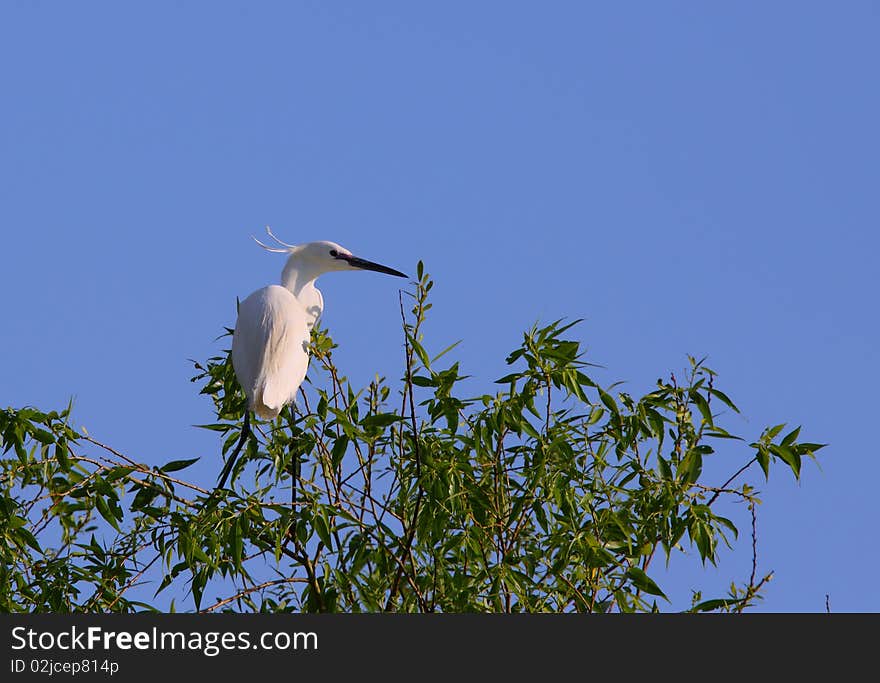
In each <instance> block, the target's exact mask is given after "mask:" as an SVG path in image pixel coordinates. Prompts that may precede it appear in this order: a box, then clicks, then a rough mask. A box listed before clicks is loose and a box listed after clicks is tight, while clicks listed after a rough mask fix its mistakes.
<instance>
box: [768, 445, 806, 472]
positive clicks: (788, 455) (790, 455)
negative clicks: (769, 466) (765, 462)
mask: <svg viewBox="0 0 880 683" xmlns="http://www.w3.org/2000/svg"><path fill="white" fill-rule="evenodd" d="M770 451H771V452H772V453H773V454H774V455H776V456H778V457H779V458H780V459H781V460H782V461H783V462H785V463H786V464H787V465H788V466H789V467H791V471H792V472H794V476H795V479H800V478H801V456H799V455H798V454H797V453H795V452H794V451H793V450H792V449H790V448H789V447H788V446H782V445H777V444H771V445H770Z"/></svg>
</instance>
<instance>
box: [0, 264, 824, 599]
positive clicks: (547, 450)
mask: <svg viewBox="0 0 880 683" xmlns="http://www.w3.org/2000/svg"><path fill="white" fill-rule="evenodd" d="M432 286H433V282H432V281H431V280H430V278H429V277H428V276H427V275H426V274H425V273H424V269H423V267H422V264H421V263H420V264H419V266H418V282H417V283H416V288H415V292H413V293H412V294H408V295H407V296H408V297H411V310H409V313H408V314H407V313H406V312H405V310H404V308H405V307H404V303H403V298H402V297H401V316H402V319H403V332H404V340H405V348H406V360H405V367H404V370H403V377H402V378H401V380H400V383H399V388H398V389H396V390H394V389H392V386H390V385H389V384H388V383H387V382H386V381H385V380H377V381H375V382H373V383H372V384H370V386H368V387H366V388H365V389H363V390H361V391H355V389H354V388H353V387H352V386H351V385H350V383H349V382H348V381H347V380H346V379H345V377H343V376H342V375H341V374H340V371H339V369H338V368H337V367H336V366H335V364H334V362H333V350H334V348H335V346H334V344H333V341H332V340H331V338H330V336H329V335H328V334H327V332H326V330H323V329H316V330H315V332H314V334H313V340H312V354H313V360H312V366H311V370H310V378H311V384H312V389H311V390H310V392H303V393H302V403H301V409H299V410H291V409H290V408H289V407H288V408H286V409H285V410H284V412H283V413H282V414H281V415H280V416H279V417H278V419H277V420H275V421H274V422H272V423H264V424H262V425H261V426H260V427H261V428H260V429H258V430H255V433H254V434H252V435H251V436H250V437H248V439H247V441H246V444H245V447H244V450H243V457H242V458H241V459H240V462H239V463H238V464H237V465H236V467H235V468H234V471H233V473H232V479H231V484H230V486H231V490H223V491H220V492H216V493H213V494H212V492H211V491H209V490H208V489H206V488H203V487H200V486H198V485H196V484H194V483H191V482H187V481H185V480H184V479H182V478H181V476H182V475H181V474H180V471H182V470H184V469H186V468H187V467H189V466H190V465H192V464H193V463H194V462H195V459H193V460H176V461H173V462H169V463H167V464H165V465H164V466H162V467H150V466H147V465H145V464H142V463H138V462H135V461H133V460H131V459H130V458H128V457H126V456H125V455H124V454H122V453H120V452H118V451H117V450H115V449H113V448H112V447H110V446H107V445H104V444H102V443H100V442H99V441H97V440H96V439H94V438H93V437H92V436H90V435H88V434H86V433H78V432H76V431H75V430H74V429H73V428H72V427H71V426H70V424H69V418H70V406H68V407H67V409H65V410H63V411H61V412H55V411H52V412H48V413H47V412H42V411H40V410H37V409H36V408H32V407H24V408H20V409H13V408H9V409H7V410H6V411H5V412H2V413H0V435H2V437H0V438H2V441H0V443H2V447H3V453H4V456H3V460H2V497H0V529H2V534H3V537H4V543H3V544H2V545H0V553H2V554H3V563H2V566H0V609H2V610H4V611H7V612H74V611H85V612H107V611H118V612H129V611H138V610H159V611H164V610H169V609H172V610H173V609H176V600H177V599H180V598H181V596H182V598H183V600H184V601H185V603H186V604H185V609H196V610H203V611H216V610H236V611H257V610H260V611H346V612H358V611H369V612H376V611H405V612H414V611H419V612H440V611H442V612H462V611H477V612H484V611H491V612H505V611H583V612H610V611H620V612H633V611H647V610H657V609H660V608H662V607H664V606H665V605H666V604H667V603H666V601H665V596H664V593H663V590H662V588H661V587H660V586H659V585H658V584H657V582H656V581H655V580H654V579H652V577H651V576H650V573H649V572H650V570H651V564H652V561H653V560H654V559H655V557H657V556H658V554H659V555H660V556H661V557H665V558H666V559H668V558H669V557H670V555H671V554H673V553H676V552H680V551H682V550H683V549H685V548H696V551H697V552H698V554H699V556H700V558H701V559H702V561H703V562H704V563H706V562H711V563H714V562H716V560H717V558H718V553H719V549H720V547H721V546H723V545H728V546H730V547H734V546H735V545H736V544H737V536H738V530H737V527H736V525H735V524H734V522H733V521H732V520H730V519H727V518H725V517H724V516H722V515H721V514H719V512H718V504H719V502H720V501H722V500H724V499H729V498H733V499H736V500H740V501H742V502H743V503H744V504H745V506H746V507H747V509H748V511H749V512H750V514H751V517H752V522H753V523H754V518H755V517H754V516H755V514H756V505H757V503H758V502H759V501H758V498H757V497H756V491H755V489H754V488H753V486H752V485H751V484H749V483H747V482H745V481H743V478H744V477H745V476H746V475H747V474H749V473H752V472H757V470H756V468H755V467H754V465H756V464H757V466H758V468H760V470H761V471H762V472H763V475H764V476H765V477H766V476H769V472H770V469H771V467H776V466H779V465H782V466H787V467H788V468H790V469H791V471H792V472H793V473H794V476H795V477H799V476H800V471H801V461H802V459H803V457H804V456H811V457H812V456H813V455H814V453H815V452H816V451H818V450H819V449H820V448H821V447H822V446H821V445H820V444H816V443H808V442H802V441H800V440H799V436H800V429H799V428H798V429H794V430H791V431H788V432H786V433H784V434H783V432H784V425H776V426H774V427H770V428H767V429H764V430H763V431H762V432H761V433H760V435H759V436H758V437H757V439H755V440H754V441H751V442H746V441H745V440H743V439H742V438H741V437H739V436H736V435H734V434H732V433H730V432H729V431H727V430H726V429H725V428H724V427H723V426H722V424H721V419H722V418H723V417H725V416H728V417H729V415H730V413H733V412H738V411H737V408H736V406H735V405H734V403H733V401H732V400H731V399H730V398H729V397H728V396H727V395H726V394H725V393H724V392H722V391H721V390H720V389H719V388H717V387H716V386H715V380H716V375H715V373H714V372H713V371H712V370H710V369H709V368H708V367H706V365H705V364H704V362H703V361H700V360H697V359H694V358H690V368H689V370H688V372H687V373H686V376H685V377H683V378H681V379H678V378H676V376H675V375H670V377H669V379H667V380H658V381H657V386H656V388H655V389H654V390H653V391H651V392H650V393H647V394H646V395H644V396H641V397H639V398H635V397H633V396H630V395H629V394H627V393H625V392H623V391H619V390H618V388H617V387H613V386H612V387H604V388H603V387H601V386H599V385H598V384H597V383H596V382H594V381H593V380H592V379H591V378H590V376H589V375H588V374H587V372H588V370H589V368H590V365H589V364H588V363H586V362H585V361H584V360H583V358H582V354H581V350H580V345H579V343H578V342H577V341H574V340H571V339H567V338H565V335H566V333H567V332H568V331H569V330H570V329H571V328H572V326H573V325H574V324H575V323H573V322H572V323H565V324H563V322H562V321H557V322H554V323H552V324H550V325H546V326H544V327H538V326H535V327H533V328H532V329H530V330H529V331H528V332H527V333H525V334H524V335H523V341H522V344H521V345H520V346H519V348H517V349H516V350H514V351H513V352H512V353H511V354H510V355H509V356H508V357H507V363H508V364H509V365H510V369H511V372H510V373H509V374H508V375H506V376H505V377H502V378H501V379H499V380H498V381H497V384H498V385H499V390H498V391H497V393H495V394H485V395H481V396H475V397H470V398H464V397H461V396H459V395H458V393H457V389H458V384H459V383H460V381H461V380H462V379H464V377H463V376H462V375H461V374H460V369H459V364H458V363H452V364H450V365H448V366H447V367H445V368H443V369H438V367H439V364H440V362H441V359H444V358H445V357H446V355H447V354H448V353H449V351H450V350H451V348H452V347H450V349H446V350H445V351H443V352H442V353H440V354H437V355H436V356H434V357H431V355H430V354H429V352H428V350H427V347H426V343H425V340H424V339H423V336H422V332H421V328H422V325H423V323H424V320H425V315H426V313H427V312H428V310H429V309H430V308H431V304H430V303H429V302H428V294H429V292H430V290H431V288H432ZM227 332H229V330H227ZM195 367H196V369H197V373H198V374H197V375H196V376H195V377H194V378H193V381H195V382H198V383H199V384H200V386H201V392H202V393H203V394H206V395H208V396H209V397H210V398H211V399H212V400H213V402H214V407H215V409H216V415H217V421H216V423H214V424H209V425H203V426H204V427H205V428H206V429H210V430H214V431H216V432H217V433H218V435H220V436H221V437H222V450H223V452H224V454H226V453H228V452H229V451H230V450H231V448H232V447H233V445H234V444H235V443H236V441H237V440H238V438H239V436H240V432H241V429H242V418H243V414H244V410H245V399H244V395H243V393H242V392H241V391H240V390H239V388H238V387H237V384H236V381H235V377H234V373H233V371H232V366H231V363H230V359H229V354H228V352H226V353H225V354H224V355H222V356H218V357H215V358H211V359H210V360H209V361H208V362H206V363H204V364H200V363H196V364H195ZM309 394H311V398H310V397H309ZM723 442H727V443H728V444H729V445H730V446H729V447H733V450H734V452H735V457H736V458H738V459H739V463H738V465H739V466H738V467H735V468H733V471H732V472H731V476H729V477H728V478H726V480H724V481H722V482H721V483H713V482H707V481H706V480H705V479H706V477H705V476H704V474H703V467H702V465H703V460H704V458H706V457H708V456H710V455H711V454H712V453H713V452H714V447H715V445H717V444H719V443H723ZM753 541H754V538H753ZM748 546H751V548H752V572H751V576H750V577H749V578H748V580H746V581H744V582H742V583H741V584H739V585H737V584H735V583H734V584H732V585H731V590H730V593H729V594H728V595H725V596H720V597H716V598H713V599H708V600H702V598H701V596H700V595H699V594H698V593H697V594H695V598H694V604H693V606H692V609H693V610H694V611H709V610H720V611H741V610H743V609H745V608H747V607H749V606H750V605H752V604H754V602H755V600H756V599H758V598H759V597H760V592H761V589H762V587H763V585H764V583H765V582H766V580H767V579H768V578H769V575H768V576H759V575H758V573H757V555H756V551H755V548H754V543H751V544H747V547H748ZM168 595H173V596H174V599H173V600H170V602H169V598H166V597H165V596H168ZM141 596H143V597H141ZM190 600H191V602H190Z"/></svg>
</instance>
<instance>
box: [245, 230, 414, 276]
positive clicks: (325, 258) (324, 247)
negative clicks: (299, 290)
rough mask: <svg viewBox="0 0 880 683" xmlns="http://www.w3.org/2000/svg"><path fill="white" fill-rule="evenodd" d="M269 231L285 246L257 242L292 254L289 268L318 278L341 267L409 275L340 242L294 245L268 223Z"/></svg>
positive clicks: (264, 247) (341, 268) (268, 248)
mask: <svg viewBox="0 0 880 683" xmlns="http://www.w3.org/2000/svg"><path fill="white" fill-rule="evenodd" d="M266 232H267V233H268V234H269V236H270V237H271V238H272V239H274V240H275V241H276V242H278V244H280V245H281V248H277V247H269V246H267V245H265V244H263V243H262V242H260V240H258V239H257V238H256V237H255V238H254V241H255V242H256V243H257V244H259V245H260V246H261V247H263V249H266V250H267V251H272V252H275V253H281V254H290V258H289V260H288V266H287V268H297V269H302V270H306V271H308V272H309V273H313V274H314V276H315V277H317V276H318V275H320V274H321V273H329V272H332V271H337V270H373V271H376V272H377V273H385V274H386V275H395V276H397V277H407V275H406V274H405V273H401V272H400V271H399V270H394V268H389V267H388V266H383V265H381V264H379V263H374V262H373V261H367V260H366V259H363V258H360V257H359V256H355V255H354V254H352V253H351V252H350V251H349V250H348V249H346V248H345V247H343V246H341V245H339V244H336V242H329V241H320V242H306V243H305V244H298V245H294V244H287V243H286V242H282V241H281V240H279V239H278V238H277V237H275V235H274V234H272V231H271V230H270V229H269V227H268V226H266Z"/></svg>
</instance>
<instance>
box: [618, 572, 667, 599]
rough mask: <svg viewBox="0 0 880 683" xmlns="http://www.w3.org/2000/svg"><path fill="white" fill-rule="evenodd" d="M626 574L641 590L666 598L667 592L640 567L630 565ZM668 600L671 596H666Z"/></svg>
mask: <svg viewBox="0 0 880 683" xmlns="http://www.w3.org/2000/svg"><path fill="white" fill-rule="evenodd" d="M626 575H627V576H628V577H629V578H630V579H631V580H632V582H633V585H635V587H636V588H638V589H639V590H641V591H644V592H645V593H649V594H650V595H658V596H660V597H661V598H666V594H665V593H664V592H663V591H662V590H660V587H659V586H658V585H657V584H656V583H654V580H653V579H652V578H651V577H650V576H648V575H647V574H645V572H644V571H642V570H641V569H640V568H639V567H630V568H629V569H628V570H627V572H626ZM666 599H667V600H668V599H669V598H666Z"/></svg>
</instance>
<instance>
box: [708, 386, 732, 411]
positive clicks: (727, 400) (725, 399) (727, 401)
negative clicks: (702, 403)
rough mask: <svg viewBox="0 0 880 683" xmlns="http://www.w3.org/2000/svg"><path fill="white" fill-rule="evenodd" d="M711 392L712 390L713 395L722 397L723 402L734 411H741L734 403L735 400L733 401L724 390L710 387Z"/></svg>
mask: <svg viewBox="0 0 880 683" xmlns="http://www.w3.org/2000/svg"><path fill="white" fill-rule="evenodd" d="M709 392H710V393H711V394H712V395H713V396H716V397H718V398H720V399H721V401H722V402H723V403H724V404H725V405H726V406H727V407H728V408H730V409H731V410H733V411H734V412H736V413H738V412H739V408H737V407H736V406H735V405H734V403H733V401H731V400H730V398H728V396H727V394H725V393H724V392H723V391H720V390H718V389H709Z"/></svg>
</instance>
